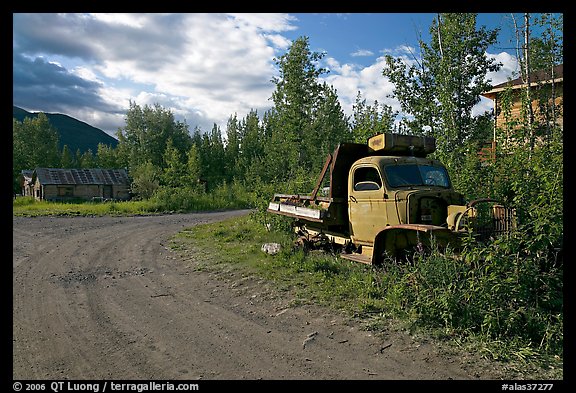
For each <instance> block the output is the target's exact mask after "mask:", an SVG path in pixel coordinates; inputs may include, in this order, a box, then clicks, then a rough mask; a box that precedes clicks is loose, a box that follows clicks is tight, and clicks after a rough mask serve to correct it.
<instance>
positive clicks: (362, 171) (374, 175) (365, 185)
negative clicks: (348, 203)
mask: <svg viewBox="0 0 576 393" xmlns="http://www.w3.org/2000/svg"><path fill="white" fill-rule="evenodd" d="M380 188H382V179H381V178H380V173H379V172H378V169H376V168H374V167H362V168H358V169H356V170H355V171H354V191H376V190H379V189H380Z"/></svg>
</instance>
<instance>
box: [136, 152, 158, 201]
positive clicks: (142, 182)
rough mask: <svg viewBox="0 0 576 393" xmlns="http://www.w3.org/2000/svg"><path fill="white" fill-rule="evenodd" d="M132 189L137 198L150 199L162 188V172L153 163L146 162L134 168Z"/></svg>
mask: <svg viewBox="0 0 576 393" xmlns="http://www.w3.org/2000/svg"><path fill="white" fill-rule="evenodd" d="M130 175H131V177H132V182H131V189H132V192H133V193H134V194H136V197H137V198H141V199H148V198H150V197H152V195H154V192H156V190H158V188H159V187H160V178H161V175H162V173H161V171H160V169H159V168H158V167H157V166H155V165H154V164H152V163H151V162H149V161H148V162H144V163H142V164H139V165H137V166H135V167H133V168H132V170H131V171H130Z"/></svg>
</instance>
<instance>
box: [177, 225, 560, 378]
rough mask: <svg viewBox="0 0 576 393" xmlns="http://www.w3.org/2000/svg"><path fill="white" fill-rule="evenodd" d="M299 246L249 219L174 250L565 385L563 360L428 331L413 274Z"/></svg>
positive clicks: (186, 238) (450, 331)
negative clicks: (413, 290)
mask: <svg viewBox="0 0 576 393" xmlns="http://www.w3.org/2000/svg"><path fill="white" fill-rule="evenodd" d="M293 240H294V239H293V237H292V236H290V234H289V233H287V232H286V231H268V230H267V229H266V228H265V226H264V225H263V224H262V223H261V221H259V220H257V219H255V217H253V216H247V217H240V218H234V219H230V220H226V221H224V222H220V223H214V224H207V225H201V226H197V227H192V228H188V229H186V230H183V231H181V232H180V233H178V234H176V235H175V236H174V237H173V238H172V239H171V248H172V249H173V250H175V251H177V252H179V253H180V254H181V255H182V256H190V255H191V254H197V255H202V258H201V262H199V265H198V267H197V268H198V269H202V270H209V271H219V270H224V269H238V270H239V271H241V272H242V273H245V274H252V275H256V276H258V277H261V278H263V279H266V280H269V282H271V283H273V286H274V287H276V288H278V290H280V291H284V290H290V291H291V293H293V294H295V296H296V302H297V303H316V304H320V305H324V306H327V307H332V308H335V309H337V310H339V311H344V312H345V313H347V314H348V315H349V316H350V317H354V318H356V319H357V320H359V321H361V322H362V323H363V325H364V326H365V327H366V328H367V329H370V330H373V331H375V332H383V331H384V330H390V329H398V330H403V331H408V332H410V334H412V335H415V336H422V337H426V338H431V339H433V340H435V341H436V342H438V343H441V344H442V345H445V346H447V347H450V348H452V349H454V350H457V351H466V352H472V353H477V354H479V355H481V356H482V357H483V358H485V359H488V360H490V361H492V362H494V363H495V367H498V368H502V369H506V370H507V371H506V372H507V373H508V374H509V375H510V376H511V378H512V377H513V378H517V379H541V380H555V379H563V360H562V353H560V354H559V355H554V354H552V353H550V352H548V353H543V352H538V351H535V350H533V347H526V346H523V345H522V343H521V342H520V341H517V340H514V339H513V338H511V339H510V340H509V341H508V342H506V341H503V340H502V339H494V340H491V339H489V338H487V337H486V336H485V335H481V334H475V333H473V332H471V331H458V330H456V329H454V328H449V327H447V326H441V325H442V323H439V324H438V325H437V326H434V325H433V324H426V323H422V320H423V319H426V318H429V319H430V318H431V316H430V315H427V314H426V312H424V311H422V310H419V309H418V308H417V307H415V306H414V305H412V304H409V301H411V300H412V299H413V297H411V294H410V293H409V292H408V291H407V290H404V289H403V288H405V287H406V285H410V282H412V283H414V282H415V281H414V280H415V279H416V278H417V277H416V275H415V274H412V276H411V277H404V278H399V277H400V276H399V273H400V271H396V272H395V271H393V270H390V269H387V270H386V271H385V270H383V269H376V268H372V267H370V266H367V265H363V264H359V263H355V262H350V261H347V260H343V259H340V258H339V257H338V256H335V255H330V254H329V253H322V252H310V253H304V252H303V250H301V249H294V248H293V247H292V243H293ZM270 242H276V243H280V244H281V245H282V249H281V251H280V252H279V253H278V254H276V255H273V256H272V255H268V254H265V253H263V252H262V251H261V246H262V244H264V243H270ZM216 250H217V251H216ZM441 300H442V301H443V299H441ZM430 307H431V308H432V307H435V306H434V304H433V303H430ZM439 314H440V312H439Z"/></svg>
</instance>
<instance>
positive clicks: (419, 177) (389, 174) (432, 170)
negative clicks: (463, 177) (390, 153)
mask: <svg viewBox="0 0 576 393" xmlns="http://www.w3.org/2000/svg"><path fill="white" fill-rule="evenodd" d="M384 172H385V173H386V178H387V179H388V184H390V187H409V186H438V187H445V188H449V187H450V180H449V178H448V173H447V172H446V169H445V168H443V167H440V166H432V165H414V164H407V165H387V166H385V167H384Z"/></svg>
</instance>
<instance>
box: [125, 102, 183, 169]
mask: <svg viewBox="0 0 576 393" xmlns="http://www.w3.org/2000/svg"><path fill="white" fill-rule="evenodd" d="M117 137H118V146H117V149H118V154H119V157H120V160H121V161H124V162H126V163H127V166H128V167H129V168H131V167H134V166H138V165H140V164H143V163H146V162H150V163H151V164H152V165H155V166H157V167H158V168H161V169H162V168H164V165H165V163H164V157H163V156H164V152H165V150H166V145H167V143H168V140H172V143H173V146H174V147H175V148H176V149H177V150H178V151H179V152H180V153H181V154H185V153H186V152H187V151H188V149H189V148H190V145H191V143H192V141H191V137H190V134H189V133H188V126H187V125H186V124H185V123H182V122H179V121H176V120H175V119H174V115H173V113H172V112H171V111H170V110H168V109H165V108H163V107H162V106H160V105H159V104H155V105H153V106H149V105H145V106H144V107H143V108H141V107H140V106H139V105H137V104H136V103H134V102H132V101H131V102H130V109H129V110H128V112H127V114H126V126H125V127H123V128H120V129H118V132H117Z"/></svg>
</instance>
